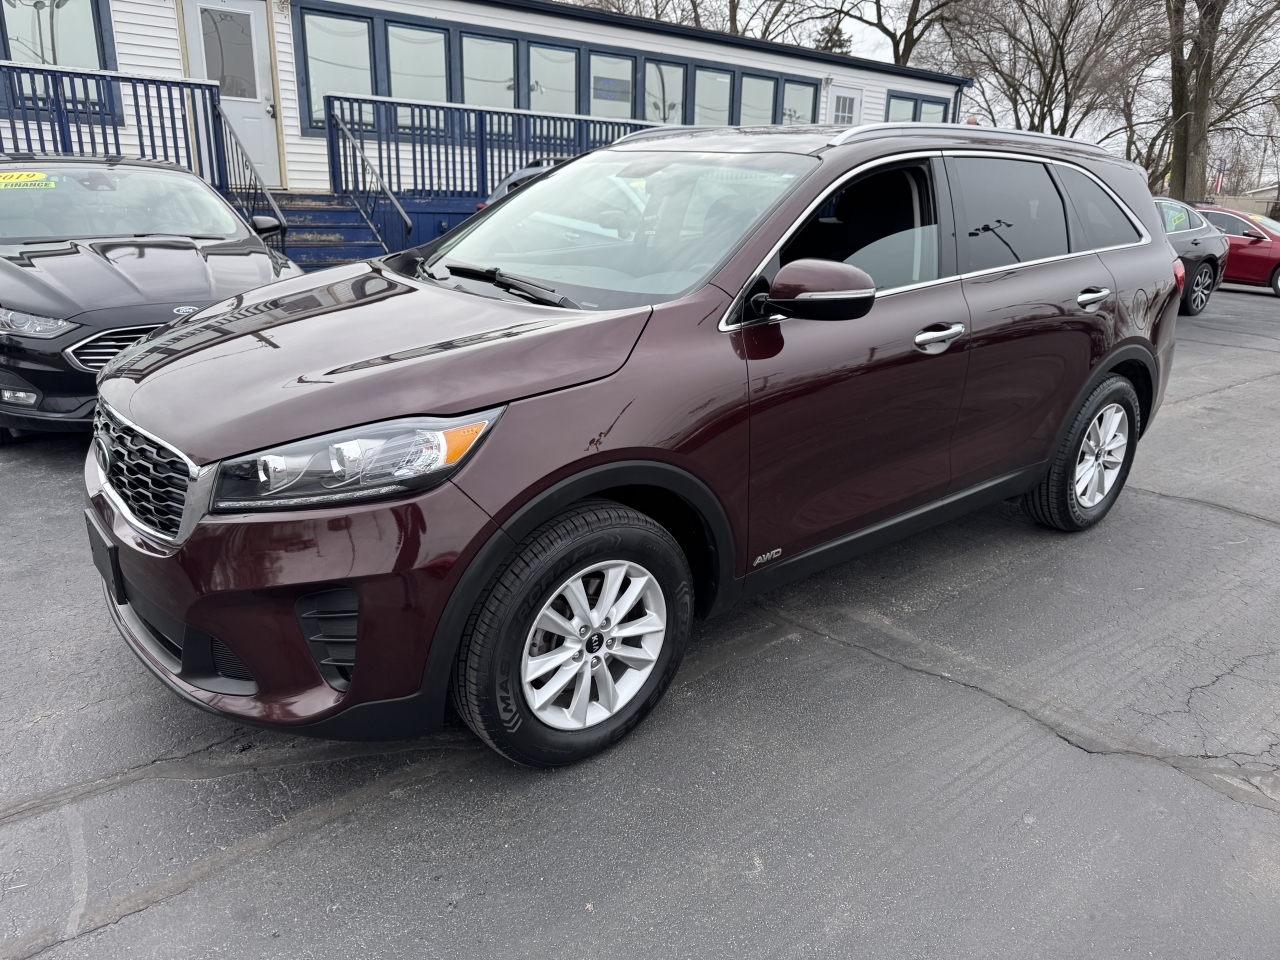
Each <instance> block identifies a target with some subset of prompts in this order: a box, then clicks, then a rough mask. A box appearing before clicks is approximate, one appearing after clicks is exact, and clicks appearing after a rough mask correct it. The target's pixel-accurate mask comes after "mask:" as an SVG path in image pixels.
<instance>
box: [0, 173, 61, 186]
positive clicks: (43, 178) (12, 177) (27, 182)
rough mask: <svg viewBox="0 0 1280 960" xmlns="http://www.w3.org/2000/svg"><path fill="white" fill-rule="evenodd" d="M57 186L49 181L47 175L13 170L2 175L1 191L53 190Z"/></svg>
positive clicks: (0, 176)
mask: <svg viewBox="0 0 1280 960" xmlns="http://www.w3.org/2000/svg"><path fill="white" fill-rule="evenodd" d="M56 186H57V184H56V183H55V182H54V181H52V180H50V179H49V175H48V174H47V173H38V172H36V171H34V170H11V171H8V172H4V173H0V190H21V189H24V188H25V189H39V188H41V187H43V188H45V189H48V190H52V189H53V188H54V187H56Z"/></svg>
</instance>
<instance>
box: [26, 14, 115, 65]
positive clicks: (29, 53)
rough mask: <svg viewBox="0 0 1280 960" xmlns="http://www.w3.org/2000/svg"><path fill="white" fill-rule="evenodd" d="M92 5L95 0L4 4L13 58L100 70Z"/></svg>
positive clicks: (28, 61) (27, 61)
mask: <svg viewBox="0 0 1280 960" xmlns="http://www.w3.org/2000/svg"><path fill="white" fill-rule="evenodd" d="M92 4H93V0H67V2H66V3H65V4H61V3H54V2H45V3H16V4H13V3H5V4H3V9H4V25H5V29H6V31H7V32H8V34H9V53H10V55H11V58H12V59H14V60H18V61H23V62H26V63H51V64H57V65H58V66H61V67H88V68H89V69H90V70H97V69H98V68H100V67H101V66H102V63H101V62H100V61H99V59H98V38H97V36H96V31H95V27H94V19H93V5H92Z"/></svg>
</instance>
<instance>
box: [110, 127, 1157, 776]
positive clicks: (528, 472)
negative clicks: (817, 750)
mask: <svg viewBox="0 0 1280 960" xmlns="http://www.w3.org/2000/svg"><path fill="white" fill-rule="evenodd" d="M1064 198H1066V200H1064ZM1180 275H1181V267H1180V264H1179V263H1178V261H1177V260H1176V258H1175V255H1174V253H1173V251H1172V249H1171V248H1170V247H1169V245H1168V244H1167V243H1166V241H1165V239H1164V234H1163V230H1162V227H1161V220H1160V214H1159V213H1158V212H1157V210H1156V208H1155V204H1154V203H1153V202H1152V199H1151V196H1150V194H1149V193H1148V191H1147V187H1146V181H1145V177H1144V174H1143V173H1142V172H1141V171H1140V170H1138V169H1137V168H1136V167H1134V166H1132V165H1130V164H1126V163H1123V162H1121V161H1118V160H1116V159H1113V158H1111V157H1110V156H1108V155H1107V154H1106V153H1105V152H1103V151H1102V150H1100V149H1097V148H1095V147H1092V146H1088V145H1084V144H1079V143H1075V142H1072V141H1069V140H1064V139H1060V138H1055V137H1048V136H1043V135H1036V134H1023V133H1017V132H1014V131H1009V130H993V129H990V128H980V127H962V126H956V125H951V126H941V125H937V126H923V125H922V126H918V127H917V126H913V127H912V129H911V130H910V131H909V132H905V131H904V130H903V128H902V127H901V126H897V125H894V126H874V127H858V128H854V129H851V130H839V129H837V128H821V127H819V128H808V129H797V128H795V127H787V128H779V129H765V130H761V129H758V128H757V129H751V130H731V129H725V130H716V131H705V130H703V131H696V132H680V131H672V130H662V131H657V132H655V133H652V134H647V135H638V136H632V137H629V138H625V139H623V140H622V141H620V142H618V143H616V144H614V145H613V146H612V147H610V148H608V149H603V150H599V151H596V152H593V153H591V154H588V155H586V156H584V157H581V158H579V159H577V160H575V161H573V162H570V163H566V164H563V165H562V166H560V167H557V168H556V169H555V170H554V171H552V172H550V173H548V174H547V175H546V176H545V177H543V178H541V179H539V180H538V181H537V182H536V183H533V184H531V185H530V186H529V187H527V188H526V189H524V190H521V191H519V192H517V193H514V194H511V195H509V196H508V197H507V198H505V199H504V200H501V201H499V202H498V203H497V204H495V205H494V206H492V207H490V208H489V209H488V210H486V211H484V212H483V213H481V214H479V215H478V216H476V217H475V218H473V219H472V220H471V221H470V222H469V223H467V224H465V225H463V226H462V227H460V228H459V229H458V230H456V231H454V233H452V234H450V235H448V236H445V237H441V238H438V239H436V240H434V241H432V242H431V243H428V244H426V245H424V246H421V247H418V248H416V249H413V250H409V251H406V252H403V253H400V254H396V255H391V256H388V257H384V258H381V259H378V260H374V261H369V262H364V263H356V264H351V265H347V266H342V267H335V268H332V269H330V270H328V271H324V272H320V273H315V274H311V275H308V276H306V277H300V278H296V279H292V280H286V281H283V282H280V283H276V284H273V285H272V286H268V287H265V288H263V289H261V290H257V291H254V292H252V293H250V294H247V295H245V296H241V297H236V298H233V299H231V300H228V301H225V302H223V303H220V304H217V305H216V306H213V307H211V308H209V309H207V310H205V311H203V312H202V313H200V314H197V315H195V316H193V317H191V318H188V319H187V320H185V321H182V322H181V323H178V324H176V325H174V326H172V327H170V328H168V329H166V330H164V331H162V332H161V333H160V334H159V335H157V336H155V337H153V338H151V339H149V340H148V341H146V342H144V343H141V344H138V345H137V346H135V347H133V348H131V349H130V350H128V351H126V352H125V353H123V354H121V355H120V356H119V357H117V358H116V359H115V360H114V361H112V363H111V364H110V365H109V366H108V367H107V368H106V369H105V370H104V371H103V375H102V380H101V383H100V390H101V395H102V398H103V402H102V404H101V405H100V408H99V418H98V428H97V437H96V440H95V442H94V449H93V451H92V454H91V456H90V457H89V460H88V462H87V463H86V467H85V471H86V472H85V477H86V483H87V491H88V494H87V495H88V510H87V513H86V516H87V520H88V528H89V537H90V541H91V544H92V551H93V556H94V559H95V562H96V563H97V565H98V569H99V570H100V571H101V572H102V576H103V578H104V584H105V591H106V597H107V607H108V609H109V610H110V612H111V615H112V617H113V618H114V620H115V623H116V625H117V626H118V627H119V629H120V631H121V633H122V634H123V635H124V638H125V641H126V642H127V644H128V646H129V647H130V648H131V649H132V650H133V651H134V653H135V654H137V656H138V657H139V658H140V659H141V660H142V662H143V663H144V664H146V666H147V667H148V668H149V669H150V670H151V671H152V672H153V673H154V674H155V675H156V676H157V677H159V678H160V680H161V681H163V683H164V684H166V685H167V686H168V687H169V688H170V689H171V690H173V691H174V692H176V693H177V694H178V695H179V696H181V697H183V698H185V699H186V700H188V701H189V702H191V703H192V704H195V705H197V706H200V707H203V708H205V709H208V710H213V711H215V712H217V713H220V714H223V715H224V716H227V717H231V718H233V719H235V720H236V721H237V722H245V723H253V724H262V725H268V726H275V727H281V728H286V729H289V730H292V731H294V732H297V733H304V734H311V735H316V736H323V737H334V738H348V739H377V740H384V739H392V738H401V737H411V736H415V735H417V734H420V733H421V732H423V731H425V730H431V729H436V728H438V727H439V726H440V724H441V723H442V718H443V716H444V710H445V704H446V701H447V700H448V699H450V698H452V701H453V703H454V705H455V706H456V708H457V710H458V712H459V713H460V714H461V715H462V717H463V719H464V720H465V721H466V722H467V723H468V724H469V725H470V726H471V728H472V729H473V730H474V731H475V732H476V733H477V734H478V735H479V736H480V737H481V738H482V739H483V740H484V741H485V742H487V743H488V744H490V745H491V746H492V747H494V748H495V749H497V750H498V751H500V752H501V753H503V754H504V755H505V756H507V757H509V758H511V759H513V760H516V761H519V762H521V763H526V764H534V765H543V766H554V765H557V764H565V763H570V762H572V761H575V760H579V759H581V758H583V757H587V756H590V755H591V754H594V753H596V752H597V751H599V750H602V749H604V748H605V747H606V746H608V745H609V744H611V743H613V742H615V741H616V740H618V739H619V738H620V737H622V736H623V735H624V734H626V733H627V732H628V731H629V730H631V729H632V728H633V727H634V726H635V725H636V723H637V722H638V721H639V720H640V719H641V718H642V717H643V716H644V715H645V714H646V713H647V712H648V711H649V710H651V709H652V708H653V706H654V705H655V704H656V703H657V702H658V700H659V698H660V697H661V696H662V693H663V691H664V690H665V689H666V688H667V687H668V685H669V684H670V683H671V681H672V678H673V677H674V676H675V673H676V669H677V668H678V666H679V664H680V658H681V656H682V655H683V654H684V650H685V645H686V643H687V642H688V639H689V633H690V628H691V626H692V621H693V619H694V618H695V617H707V616H713V615H716V614H718V613H720V612H721V611H723V610H725V609H726V608H728V607H729V606H731V605H732V604H733V603H734V602H735V601H737V600H740V599H742V598H745V597H751V596H754V595H757V594H759V593H761V592H762V591H765V590H770V589H772V588H775V587H777V586H779V585H780V584H783V583H786V582H788V581H791V580H794V579H796V578H797V577H803V576H806V575H808V574H811V573H813V572H814V571H817V570H819V569H821V568H823V567H825V566H827V565H829V564H832V563H838V562H841V561H843V560H847V559H848V558H850V557H852V556H854V555H856V554H858V553H861V552H863V551H866V550H869V549H871V548H873V547H875V546H877V545H880V544H883V543H885V542H887V541H890V540H893V539H895V538H898V537H902V536H905V535H907V534H909V533H912V532H914V531H918V530H920V529H922V528H924V527H927V526H929V525H931V524H935V523H938V522H941V521H944V520H947V519H949V518H952V517H955V516H957V515H958V514H961V513H963V512H965V511H968V510H972V509H974V508H977V507H980V506H982V505H984V504H989V503H992V502H995V501H999V500H1003V499H1006V498H1011V497H1020V498H1021V499H1022V503H1023V504H1024V505H1025V507H1026V509H1027V511H1028V512H1029V513H1030V515H1031V516H1032V517H1034V518H1035V519H1036V520H1038V521H1039V522H1041V523H1043V524H1045V525H1047V526H1049V527H1052V528H1055V529H1058V530H1064V531H1077V530H1084V529H1087V528H1089V527H1091V526H1093V525H1094V524H1096V523H1098V522H1099V521H1100V520H1101V519H1102V518H1103V517H1104V516H1105V515H1106V514H1107V512H1108V510H1110V509H1111V507H1112V505H1113V504H1114V503H1115V502H1116V497H1117V496H1118V495H1119V493H1120V490H1121V489H1122V488H1123V486H1124V483H1125V478H1126V476H1127V474H1128V471H1129V467H1130V464H1131V463H1132V462H1133V457H1134V451H1135V449H1136V447H1137V443H1138V440H1139V438H1140V437H1141V436H1142V435H1143V433H1144V431H1145V430H1146V429H1147V428H1148V426H1149V424H1150V423H1151V419H1152V417H1153V416H1154V414H1155V412H1156V410H1157V408H1158V407H1159V405H1160V401H1161V398H1162V396H1163V394H1164V390H1165V385H1166V383H1167V381H1168V377H1169V369H1170V365H1171V362H1172V356H1173V348H1174V333H1175V331H1174V324H1175V322H1176V314H1177V310H1178V303H1179V299H1180V294H1181V289H1180V287H1181V284H1180V282H1179V280H1178V279H1177V278H1178V277H1179V276H1180Z"/></svg>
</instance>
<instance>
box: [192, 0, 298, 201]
mask: <svg viewBox="0 0 1280 960" xmlns="http://www.w3.org/2000/svg"><path fill="white" fill-rule="evenodd" d="M182 12H183V20H184V21H185V22H186V31H187V58H188V62H189V63H190V66H191V73H192V75H193V76H196V77H205V78H207V79H209V80H217V81H218V86H219V88H220V90H221V101H222V110H223V112H224V113H225V114H226V115H227V119H228V120H229V121H231V129H233V130H234V131H235V132H236V136H237V137H239V138H240V142H241V143H242V144H244V148H245V152H247V153H248V154H249V159H250V160H252V161H253V165H254V166H255V167H256V168H257V170H258V176H260V177H262V179H263V180H264V181H265V182H266V184H267V186H269V187H278V186H280V151H279V147H278V145H277V139H276V120H275V117H276V103H275V93H274V90H275V86H274V84H273V82H272V71H271V62H272V61H271V54H272V51H271V44H270V42H269V36H270V35H269V34H268V32H267V15H268V9H267V3H266V0H183V7H182Z"/></svg>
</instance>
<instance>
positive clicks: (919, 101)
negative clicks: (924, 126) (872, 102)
mask: <svg viewBox="0 0 1280 960" xmlns="http://www.w3.org/2000/svg"><path fill="white" fill-rule="evenodd" d="M894 100H910V101H912V103H913V106H912V108H911V122H912V123H919V122H920V109H921V107H922V106H923V105H924V104H926V103H931V104H934V105H936V106H939V107H942V122H943V123H951V122H953V118H952V116H951V112H952V107H953V104H952V102H951V100H949V99H948V98H946V97H935V96H933V95H932V94H928V93H908V92H907V91H905V90H887V91H885V95H884V119H885V122H886V123H888V122H889V105H890V104H891V103H892V102H893V101H894Z"/></svg>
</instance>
